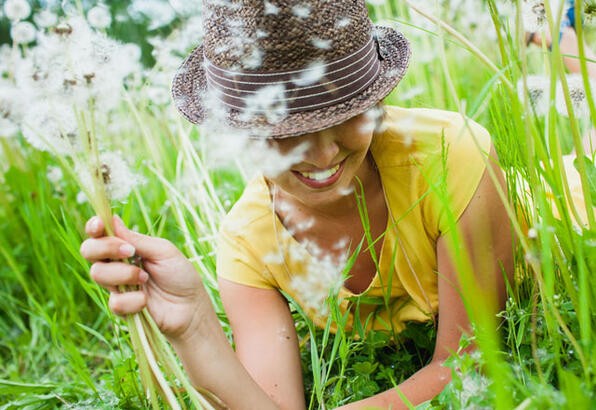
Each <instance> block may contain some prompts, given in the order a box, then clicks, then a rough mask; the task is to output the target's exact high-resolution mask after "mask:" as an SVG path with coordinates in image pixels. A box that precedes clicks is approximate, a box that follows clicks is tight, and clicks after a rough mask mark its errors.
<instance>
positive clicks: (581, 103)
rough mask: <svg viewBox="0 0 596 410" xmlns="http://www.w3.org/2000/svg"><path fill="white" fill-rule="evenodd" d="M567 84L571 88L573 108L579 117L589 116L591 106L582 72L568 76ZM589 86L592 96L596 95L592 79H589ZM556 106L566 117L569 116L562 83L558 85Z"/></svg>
mask: <svg viewBox="0 0 596 410" xmlns="http://www.w3.org/2000/svg"><path fill="white" fill-rule="evenodd" d="M567 86H568V88H569V99H570V100H571V108H572V110H573V113H574V114H575V116H576V117H577V118H589V116H590V107H589V104H588V98H587V93H586V89H585V88H584V80H583V77H582V75H581V74H570V75H568V76H567ZM589 86H590V88H591V91H592V96H595V95H596V87H595V86H594V82H593V81H592V80H590V81H589ZM555 106H556V109H557V112H558V113H559V114H561V115H563V116H565V117H567V116H569V113H568V111H567V103H566V101H565V95H564V91H563V87H562V85H561V84H560V83H559V84H558V85H557V94H556V99H555Z"/></svg>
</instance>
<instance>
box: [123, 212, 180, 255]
mask: <svg viewBox="0 0 596 410" xmlns="http://www.w3.org/2000/svg"><path fill="white" fill-rule="evenodd" d="M113 224H114V234H115V235H116V236H117V237H119V238H121V239H123V240H125V241H126V242H128V243H129V244H131V245H132V246H133V247H134V248H135V255H138V256H142V257H143V258H145V259H153V260H157V259H166V258H171V257H173V256H177V254H178V253H179V251H178V249H177V248H176V247H175V246H174V245H172V244H171V243H170V242H169V241H167V240H165V239H162V238H156V237H154V236H149V235H143V234H142V233H138V232H135V231H132V230H130V229H128V228H127V227H126V225H124V222H123V221H122V219H120V217H119V216H118V215H115V216H114V218H113Z"/></svg>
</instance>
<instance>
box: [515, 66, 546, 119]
mask: <svg viewBox="0 0 596 410" xmlns="http://www.w3.org/2000/svg"><path fill="white" fill-rule="evenodd" d="M526 84H527V87H528V88H527V90H525V92H527V95H528V100H529V103H530V106H531V107H532V109H533V110H534V112H535V113H536V115H538V116H543V115H546V113H547V112H548V107H549V99H548V93H549V87H550V86H549V84H550V81H549V79H548V77H545V76H542V75H531V76H528V77H526ZM517 94H518V96H519V99H520V100H521V101H523V100H524V83H523V81H521V80H520V81H519V82H518V83H517Z"/></svg>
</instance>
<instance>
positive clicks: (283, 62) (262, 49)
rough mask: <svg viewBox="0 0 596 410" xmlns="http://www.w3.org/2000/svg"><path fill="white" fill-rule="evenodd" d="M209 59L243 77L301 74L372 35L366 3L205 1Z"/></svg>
mask: <svg viewBox="0 0 596 410" xmlns="http://www.w3.org/2000/svg"><path fill="white" fill-rule="evenodd" d="M203 10H204V11H203V13H204V29H205V37H204V42H203V44H204V55H205V57H206V58H207V59H208V60H209V61H210V63H212V64H214V65H215V66H218V67H221V68H223V69H229V70H234V71H243V72H277V71H288V70H299V69H303V68H304V67H306V66H308V65H309V64H312V63H313V62H317V61H324V62H328V61H335V60H338V59H341V58H342V57H344V56H346V55H349V54H350V53H353V52H354V51H355V50H358V49H359V48H360V47H362V46H363V45H364V44H366V43H367V42H368V41H369V40H370V38H371V33H372V23H371V21H370V19H369V18H368V14H367V9H366V5H365V2H364V0H355V1H330V0H321V1H304V2H296V1H290V0H277V1H276V0H269V1H263V0H205V1H204V8H203Z"/></svg>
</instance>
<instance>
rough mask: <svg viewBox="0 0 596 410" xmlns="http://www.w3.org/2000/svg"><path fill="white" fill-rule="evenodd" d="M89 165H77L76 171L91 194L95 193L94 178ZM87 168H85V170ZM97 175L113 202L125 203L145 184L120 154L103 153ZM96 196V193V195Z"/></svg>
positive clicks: (100, 156)
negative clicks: (132, 192) (134, 190)
mask: <svg viewBox="0 0 596 410" xmlns="http://www.w3.org/2000/svg"><path fill="white" fill-rule="evenodd" d="M86 166H87V164H80V163H79V164H77V167H76V171H77V174H78V175H79V179H80V182H81V184H82V185H83V186H86V187H87V189H88V190H89V191H90V192H94V191H93V187H94V186H95V185H94V184H93V178H92V176H91V173H90V170H89V169H88V168H87V167H86ZM83 167H85V168H83ZM96 172H99V173H100V174H99V175H97V177H99V179H100V181H101V182H103V184H104V187H105V190H106V194H107V195H108V197H109V198H110V199H111V200H113V201H124V200H126V198H128V196H129V195H130V193H131V191H132V190H133V189H134V188H135V187H138V186H139V185H141V184H143V183H144V182H145V179H144V178H143V177H141V176H140V175H136V174H134V173H133V172H132V171H131V169H130V167H129V166H128V164H127V163H126V161H125V160H124V159H123V158H122V156H121V155H120V154H119V153H116V152H103V153H101V154H100V155H99V169H98V170H96ZM94 194H95V193H94Z"/></svg>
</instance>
